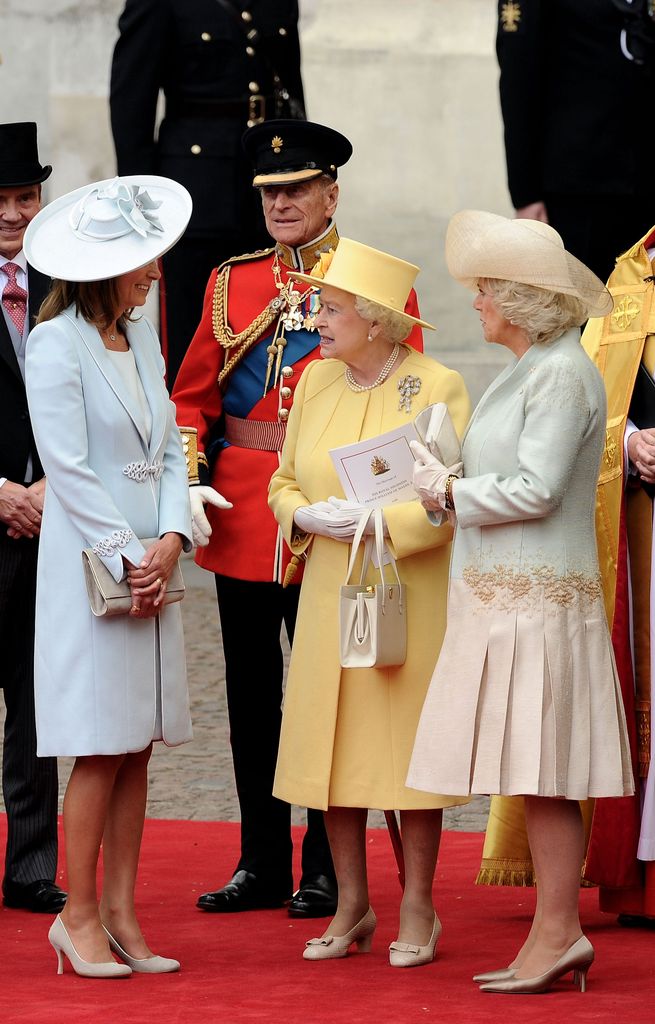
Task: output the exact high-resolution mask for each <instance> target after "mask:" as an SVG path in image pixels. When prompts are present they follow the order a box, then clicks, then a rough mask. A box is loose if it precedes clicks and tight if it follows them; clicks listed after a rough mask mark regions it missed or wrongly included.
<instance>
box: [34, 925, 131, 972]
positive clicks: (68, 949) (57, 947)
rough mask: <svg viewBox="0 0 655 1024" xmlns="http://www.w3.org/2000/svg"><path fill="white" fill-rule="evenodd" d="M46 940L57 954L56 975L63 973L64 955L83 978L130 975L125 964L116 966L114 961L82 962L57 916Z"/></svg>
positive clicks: (129, 970) (129, 969)
mask: <svg viewBox="0 0 655 1024" xmlns="http://www.w3.org/2000/svg"><path fill="white" fill-rule="evenodd" d="M48 939H49V940H50V945H51V946H52V948H53V949H54V951H55V953H56V954H57V974H63V973H64V954H65V955H66V956H67V957H68V960H69V962H70V965H71V967H72V968H73V970H74V971H75V973H76V974H79V975H81V976H82V977H83V978H129V976H130V974H131V973H132V969H131V968H130V967H128V966H127V964H117V963H116V961H115V960H109V961H108V962H106V963H99V964H96V963H93V962H92V961H90V960H83V959H82V957H81V956H80V955H79V953H78V952H77V950H76V949H75V946H74V945H73V943H72V942H71V938H70V935H69V934H68V932H67V931H66V928H65V926H64V922H63V921H62V919H61V917H60V916H59V914H57V917H56V918H55V919H54V921H53V922H52V925H51V927H50V931H49V932H48Z"/></svg>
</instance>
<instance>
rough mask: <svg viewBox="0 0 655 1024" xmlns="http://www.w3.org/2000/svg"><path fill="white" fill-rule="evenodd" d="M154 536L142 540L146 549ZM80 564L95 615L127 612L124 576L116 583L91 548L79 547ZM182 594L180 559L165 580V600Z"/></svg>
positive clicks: (129, 595) (128, 595)
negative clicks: (80, 548)
mask: <svg viewBox="0 0 655 1024" xmlns="http://www.w3.org/2000/svg"><path fill="white" fill-rule="evenodd" d="M156 540H157V537H150V538H148V539H147V540H142V541H141V544H143V546H144V548H145V549H146V551H147V550H148V548H149V547H150V546H151V545H152V544H154V543H155V541H156ZM82 565H83V567H84V580H85V582H86V592H87V594H88V596H89V604H90V605H91V611H92V612H93V614H94V615H97V616H100V615H107V616H109V615H127V613H128V612H129V610H130V608H131V607H132V593H131V591H130V587H129V584H128V582H127V580H121V582H120V583H117V582H116V580H115V579H114V577H113V576H112V574H111V573H110V572H109V569H108V568H107V567H106V565H105V564H104V562H103V561H102V559H101V558H99V557H98V555H96V553H95V551H94V550H93V549H92V548H84V550H83V551H82ZM183 597H184V579H183V578H182V569H181V568H180V563H179V561H178V562H177V564H176V566H175V568H174V569H173V572H172V573H171V576H170V578H169V580H168V585H167V587H166V593H165V594H164V604H173V603H174V602H175V601H181V600H182V598H183Z"/></svg>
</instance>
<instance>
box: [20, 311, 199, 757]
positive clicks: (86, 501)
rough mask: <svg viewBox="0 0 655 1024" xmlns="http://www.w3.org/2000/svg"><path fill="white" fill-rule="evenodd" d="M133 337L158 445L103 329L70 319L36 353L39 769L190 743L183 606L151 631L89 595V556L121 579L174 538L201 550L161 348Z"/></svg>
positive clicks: (133, 332) (152, 336) (31, 367)
mask: <svg viewBox="0 0 655 1024" xmlns="http://www.w3.org/2000/svg"><path fill="white" fill-rule="evenodd" d="M127 337H128V342H129V345H130V348H131V350H132V352H133V354H134V358H135V361H136V366H137V371H138V374H139V377H140V380H141V384H142V386H143V390H144V393H145V396H146V399H147V401H148V404H149V406H150V410H151V414H152V428H151V432H150V437H147V436H146V428H145V423H144V416H143V411H142V410H141V409H140V407H139V405H138V403H137V401H136V398H135V396H133V395H132V394H131V392H130V390H129V388H128V387H127V385H126V383H125V381H124V379H123V376H122V374H121V372H120V370H119V369H118V368H117V367H116V366H115V364H114V363H113V362H112V360H111V358H110V356H109V354H108V352H107V350H106V349H105V346H104V344H103V342H102V339H101V337H100V335H99V333H98V331H97V329H96V328H95V327H93V326H92V325H90V324H88V323H87V322H86V321H85V320H84V319H83V318H82V317H80V316H76V315H75V311H74V309H73V308H72V307H71V308H70V309H68V310H66V311H65V312H63V313H61V314H60V315H59V316H57V317H55V318H54V319H53V320H50V321H46V322H44V323H42V324H39V325H38V326H37V327H35V329H34V330H33V331H32V332H31V334H30V338H29V343H28V347H27V360H26V385H27V395H28V401H29V407H30V415H31V418H32V424H33V428H34V435H35V438H36V443H37V447H38V450H39V454H40V456H41V460H42V462H43V466H44V469H45V473H46V481H47V483H46V495H45V506H44V512H43V523H42V529H41V539H40V545H39V564H38V574H37V608H36V644H35V671H34V677H35V700H36V723H37V739H38V754H39V756H47V755H54V756H64V755H75V756H80V755H90V754H118V753H125V752H129V751H138V750H142V749H144V747H146V746H147V745H148V743H149V742H150V741H151V740H152V739H153V738H159V736H161V737H162V738H163V739H164V742H166V743H168V744H178V743H184V742H185V741H186V740H189V739H190V738H191V721H190V717H189V704H188V693H187V685H186V665H185V658H184V639H183V634H182V619H181V610H180V605H179V604H172V605H168V606H166V607H164V608H163V609H162V611H161V613H160V614H159V615H158V616H157V617H156V618H154V619H133V618H131V617H130V616H127V615H122V616H116V617H114V618H95V617H94V616H93V615H92V613H91V609H90V607H89V600H88V597H87V593H86V587H85V583H84V575H83V569H82V557H81V553H82V549H83V548H87V547H93V548H94V549H95V550H96V552H97V553H98V554H99V555H100V557H101V558H102V560H103V561H104V563H105V565H107V567H108V568H109V569H110V571H111V572H112V574H113V576H114V578H115V579H117V580H119V579H120V578H121V577H122V575H123V572H124V567H123V561H122V557H121V556H122V555H125V557H126V558H127V559H128V560H129V561H130V562H132V563H133V564H136V565H138V564H139V562H140V560H141V558H142V557H143V554H144V548H143V546H142V545H141V544H140V543H139V540H138V538H147V537H158V536H161V535H162V534H164V533H167V532H169V531H172V532H176V533H179V534H181V535H182V536H183V537H184V538H186V542H185V548H187V549H190V547H191V539H190V538H191V518H190V509H189V498H188V486H187V470H186V461H185V457H184V454H183V451H182V443H181V440H180V435H179V432H178V430H177V427H176V425H175V408H174V406H173V403H172V402H171V401H170V400H169V398H168V394H167V392H166V389H165V386H164V382H163V366H164V364H163V360H162V358H161V354H160V350H159V342H158V339H157V335H156V333H155V330H154V328H153V327H152V325H151V324H150V323H149V321H148V320H146V319H145V318H141V319H140V320H139V321H138V322H135V323H133V324H130V325H129V326H128V329H127ZM160 718H161V724H159V719H160ZM160 729H161V733H160Z"/></svg>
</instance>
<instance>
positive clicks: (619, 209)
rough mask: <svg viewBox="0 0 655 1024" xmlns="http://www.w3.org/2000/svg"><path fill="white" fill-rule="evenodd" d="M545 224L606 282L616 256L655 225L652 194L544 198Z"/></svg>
mask: <svg viewBox="0 0 655 1024" xmlns="http://www.w3.org/2000/svg"><path fill="white" fill-rule="evenodd" d="M544 202H545V204H546V210H547V211H548V220H549V222H550V224H551V225H552V226H553V227H554V228H555V230H556V231H559V233H560V235H561V236H562V238H563V239H564V245H565V246H566V248H567V249H568V250H569V251H570V252H572V253H573V255H574V256H577V257H578V259H579V260H582V262H583V263H585V264H586V265H587V266H588V267H589V268H590V270H593V271H594V273H595V274H597V275H598V277H599V278H600V279H601V281H607V279H608V277H609V276H610V274H611V273H612V271H613V270H614V263H615V261H616V258H617V256H620V255H621V253H622V252H625V250H626V249H629V248H631V247H632V246H633V245H634V244H635V242H638V241H639V239H640V238H641V237H642V235H645V234H646V232H647V231H648V229H649V228H651V227H652V226H653V225H654V224H655V194H653V193H643V194H642V195H633V196H629V195H628V196H594V195H584V196H574V195H561V194H556V193H549V194H547V195H546V196H545V197H544Z"/></svg>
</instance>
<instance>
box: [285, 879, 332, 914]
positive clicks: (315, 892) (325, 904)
mask: <svg viewBox="0 0 655 1024" xmlns="http://www.w3.org/2000/svg"><path fill="white" fill-rule="evenodd" d="M288 910H289V914H290V916H291V917H331V916H332V915H333V914H336V912H337V883H336V882H335V881H334V880H333V879H332V878H328V877H327V875H314V877H313V878H303V880H302V881H301V883H300V888H299V889H298V892H294V894H293V896H292V897H291V900H290V901H289V907H288Z"/></svg>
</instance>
